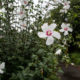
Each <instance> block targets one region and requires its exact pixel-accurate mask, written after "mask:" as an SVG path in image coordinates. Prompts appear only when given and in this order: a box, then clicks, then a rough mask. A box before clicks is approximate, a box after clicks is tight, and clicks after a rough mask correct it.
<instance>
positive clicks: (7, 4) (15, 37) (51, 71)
mask: <svg viewBox="0 0 80 80" xmlns="http://www.w3.org/2000/svg"><path fill="white" fill-rule="evenodd" d="M1 1H2V7H3V8H5V12H4V13H3V14H1V16H0V23H1V24H0V28H1V29H2V30H0V36H1V38H0V61H2V62H5V63H6V64H5V65H6V67H5V70H4V74H1V76H0V78H1V80H35V79H36V80H55V79H56V80H57V79H58V77H57V75H58V72H61V69H60V67H58V64H59V62H63V61H65V62H67V63H70V60H69V57H68V44H66V43H64V41H65V40H66V42H70V41H71V34H70V35H68V36H64V35H63V34H62V33H60V34H61V35H62V38H61V40H57V39H54V40H55V43H54V44H53V45H50V46H47V45H46V44H45V40H43V39H40V38H39V37H38V35H37V33H38V31H41V25H42V24H44V23H48V24H49V25H50V24H51V23H53V20H54V19H55V22H56V23H57V25H58V27H57V28H56V31H59V29H60V26H61V24H62V22H66V23H70V21H65V18H66V17H68V16H69V13H67V14H62V15H61V13H59V10H60V9H61V8H62V5H59V6H60V7H58V8H57V9H54V10H51V11H50V14H51V16H50V17H48V18H46V17H44V18H43V17H42V15H43V14H42V11H41V10H40V9H39V8H41V6H40V5H39V4H38V5H37V10H36V9H35V8H34V6H33V1H32V0H29V2H28V4H27V5H26V6H27V7H26V6H24V5H22V6H21V7H20V8H21V9H22V11H23V9H24V10H25V16H26V17H23V16H21V19H20V20H19V23H18V22H17V20H16V19H15V18H14V17H16V15H17V14H15V12H14V10H15V9H17V6H14V5H13V3H14V2H15V1H16V0H4V1H3V0H1ZM40 4H42V0H41V2H40ZM33 10H35V11H37V13H36V14H35V15H32V14H31V15H30V13H33ZM22 13H23V12H22ZM55 14H56V15H57V16H55ZM18 15H19V14H18ZM60 15H61V16H60ZM30 18H35V22H34V23H32V24H31V20H30ZM21 22H25V23H26V24H27V25H26V26H25V25H22V24H21ZM14 23H15V24H16V26H15V27H14V25H13V24H14ZM17 24H18V25H17ZM19 24H21V25H19ZM19 26H20V27H19ZM35 26H36V29H35ZM19 29H20V30H19ZM30 30H32V33H31V32H30ZM58 48H60V49H61V50H62V55H59V56H58V55H55V52H56V50H57V49H58Z"/></svg>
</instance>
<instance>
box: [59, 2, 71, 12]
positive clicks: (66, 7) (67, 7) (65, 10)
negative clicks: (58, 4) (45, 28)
mask: <svg viewBox="0 0 80 80" xmlns="http://www.w3.org/2000/svg"><path fill="white" fill-rule="evenodd" d="M62 5H63V9H61V10H60V12H61V13H67V11H68V9H69V8H70V1H65V2H63V3H62Z"/></svg>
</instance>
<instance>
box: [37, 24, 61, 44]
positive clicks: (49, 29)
mask: <svg viewBox="0 0 80 80" xmlns="http://www.w3.org/2000/svg"><path fill="white" fill-rule="evenodd" d="M56 26H57V25H56V24H55V23H53V24H51V25H48V23H44V24H43V25H42V26H41V28H42V31H43V32H38V36H39V37H40V38H44V39H47V40H46V45H51V44H53V42H54V38H57V39H60V38H61V35H60V33H59V32H56V31H54V29H55V28H56Z"/></svg>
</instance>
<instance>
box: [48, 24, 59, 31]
mask: <svg viewBox="0 0 80 80" xmlns="http://www.w3.org/2000/svg"><path fill="white" fill-rule="evenodd" d="M56 26H57V25H56V24H55V23H53V24H51V25H49V28H50V30H54V29H55V28H56Z"/></svg>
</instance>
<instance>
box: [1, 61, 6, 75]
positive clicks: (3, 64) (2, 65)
mask: <svg viewBox="0 0 80 80" xmlns="http://www.w3.org/2000/svg"><path fill="white" fill-rule="evenodd" d="M4 68H5V63H4V62H3V63H1V64H0V74H3V73H4V71H3V69H4Z"/></svg>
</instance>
